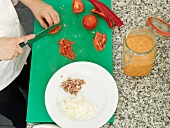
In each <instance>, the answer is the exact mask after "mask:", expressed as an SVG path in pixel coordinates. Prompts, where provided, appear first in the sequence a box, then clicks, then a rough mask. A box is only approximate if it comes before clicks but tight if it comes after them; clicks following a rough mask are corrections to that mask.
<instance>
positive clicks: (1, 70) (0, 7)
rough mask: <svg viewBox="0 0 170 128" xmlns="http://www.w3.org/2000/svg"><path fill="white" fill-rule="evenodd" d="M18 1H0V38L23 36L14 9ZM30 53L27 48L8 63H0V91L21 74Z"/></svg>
mask: <svg viewBox="0 0 170 128" xmlns="http://www.w3.org/2000/svg"><path fill="white" fill-rule="evenodd" d="M17 3H18V0H12V1H11V0H0V38H13V37H20V36H23V35H24V34H23V31H22V28H21V25H20V22H19V19H18V16H17V13H16V10H15V8H14V5H16V4H17ZM29 53H30V48H29V46H25V47H24V53H23V54H20V55H19V56H18V57H17V58H14V59H12V60H8V61H0V90H2V89H4V88H5V87H7V86H8V85H9V84H10V83H11V82H12V81H13V80H14V79H15V78H16V77H17V76H18V75H19V74H20V72H21V70H22V68H23V66H24V64H25V63H26V59H27V57H28V55H29Z"/></svg>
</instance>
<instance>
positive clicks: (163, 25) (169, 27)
mask: <svg viewBox="0 0 170 128" xmlns="http://www.w3.org/2000/svg"><path fill="white" fill-rule="evenodd" d="M146 23H147V25H148V26H149V27H150V28H151V29H152V30H154V31H155V32H156V33H157V34H159V35H162V36H164V37H170V24H168V23H167V22H166V21H165V20H163V19H161V18H158V17H149V18H148V19H147V20H146Z"/></svg>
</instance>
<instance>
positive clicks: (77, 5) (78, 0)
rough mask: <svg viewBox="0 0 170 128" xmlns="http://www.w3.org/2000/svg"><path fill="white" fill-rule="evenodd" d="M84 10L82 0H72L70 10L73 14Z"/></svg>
mask: <svg viewBox="0 0 170 128" xmlns="http://www.w3.org/2000/svg"><path fill="white" fill-rule="evenodd" d="M83 10H84V3H83V2H82V0H73V2H72V11H73V13H75V14H78V13H81V12H82V11H83Z"/></svg>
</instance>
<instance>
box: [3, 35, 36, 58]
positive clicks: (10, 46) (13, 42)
mask: <svg viewBox="0 0 170 128" xmlns="http://www.w3.org/2000/svg"><path fill="white" fill-rule="evenodd" d="M34 37H35V36H34V34H30V35H28V36H22V37H19V38H0V60H11V59H13V58H15V57H17V56H18V54H22V53H23V49H22V48H21V47H20V46H19V44H20V43H22V42H25V41H27V40H30V39H32V38H34Z"/></svg>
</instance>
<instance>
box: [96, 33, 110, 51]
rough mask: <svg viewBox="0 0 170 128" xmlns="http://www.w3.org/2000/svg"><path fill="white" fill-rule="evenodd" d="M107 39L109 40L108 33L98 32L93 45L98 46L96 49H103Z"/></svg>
mask: <svg viewBox="0 0 170 128" xmlns="http://www.w3.org/2000/svg"><path fill="white" fill-rule="evenodd" d="M106 41H107V37H106V34H102V33H100V32H96V35H95V37H94V39H93V45H94V47H95V48H96V50H98V51H102V50H103V49H104V48H105V44H106Z"/></svg>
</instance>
